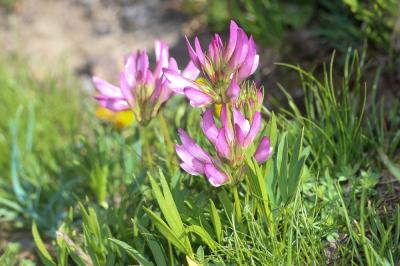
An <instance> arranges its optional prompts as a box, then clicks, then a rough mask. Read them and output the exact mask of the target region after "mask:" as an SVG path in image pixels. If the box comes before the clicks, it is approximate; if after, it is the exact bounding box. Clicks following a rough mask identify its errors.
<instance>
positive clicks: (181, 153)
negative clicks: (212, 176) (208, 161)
mask: <svg viewBox="0 0 400 266" xmlns="http://www.w3.org/2000/svg"><path fill="white" fill-rule="evenodd" d="M175 151H176V154H177V155H178V157H179V158H180V159H181V160H182V162H183V163H184V164H185V165H186V166H188V167H190V169H192V170H193V171H194V172H196V173H197V174H198V175H200V174H203V173H204V163H202V162H201V161H199V160H198V159H196V158H194V157H193V156H192V155H191V154H190V153H189V152H188V151H187V150H186V149H185V147H184V146H183V145H175ZM193 171H192V172H193ZM189 174H192V173H189Z"/></svg>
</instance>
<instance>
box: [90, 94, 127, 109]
mask: <svg viewBox="0 0 400 266" xmlns="http://www.w3.org/2000/svg"><path fill="white" fill-rule="evenodd" d="M95 98H96V99H97V101H98V102H99V104H100V105H101V106H103V107H105V108H107V109H109V110H111V111H113V112H119V111H124V110H128V109H130V106H129V104H128V103H127V102H126V101H125V100H124V99H110V98H103V97H101V96H96V97H95Z"/></svg>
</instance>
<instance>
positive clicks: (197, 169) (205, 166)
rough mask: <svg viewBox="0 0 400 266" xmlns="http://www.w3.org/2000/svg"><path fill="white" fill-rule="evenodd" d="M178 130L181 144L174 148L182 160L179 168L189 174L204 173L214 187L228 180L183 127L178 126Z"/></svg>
mask: <svg viewBox="0 0 400 266" xmlns="http://www.w3.org/2000/svg"><path fill="white" fill-rule="evenodd" d="M178 132H179V137H180V139H181V142H182V145H176V146H175V150H176V153H177V154H178V156H179V158H180V159H181V161H182V163H181V164H180V166H181V168H182V169H183V170H185V171H186V172H187V173H188V174H190V175H194V176H197V175H205V176H206V177H207V178H208V180H209V182H210V183H211V184H212V185H213V186H215V187H219V186H221V185H223V184H225V183H226V182H228V176H227V175H226V174H224V173H223V172H222V171H220V170H218V169H217V168H216V167H215V166H214V161H213V159H212V157H211V156H210V155H209V154H208V153H207V152H205V151H204V150H203V149H202V148H201V147H200V146H199V145H197V144H196V142H195V141H194V140H193V139H192V138H191V137H189V135H188V134H186V132H185V131H184V130H183V129H181V128H180V129H179V130H178Z"/></svg>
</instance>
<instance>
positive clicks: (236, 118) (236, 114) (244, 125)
mask: <svg viewBox="0 0 400 266" xmlns="http://www.w3.org/2000/svg"><path fill="white" fill-rule="evenodd" d="M232 113H233V122H234V124H235V125H238V126H239V127H240V129H241V130H242V132H243V134H245V135H247V133H248V132H249V130H250V123H249V121H248V120H247V119H246V118H245V117H244V116H243V114H242V112H240V111H239V110H238V109H236V108H233V109H232Z"/></svg>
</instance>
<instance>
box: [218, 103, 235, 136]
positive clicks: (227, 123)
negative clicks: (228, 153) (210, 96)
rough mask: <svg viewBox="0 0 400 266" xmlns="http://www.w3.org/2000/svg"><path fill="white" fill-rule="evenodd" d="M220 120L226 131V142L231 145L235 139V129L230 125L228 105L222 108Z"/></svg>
mask: <svg viewBox="0 0 400 266" xmlns="http://www.w3.org/2000/svg"><path fill="white" fill-rule="evenodd" d="M220 119H221V124H222V128H223V129H224V130H225V137H226V140H227V141H228V142H229V143H232V142H233V139H234V133H233V128H232V126H231V123H230V119H229V117H228V113H227V109H226V105H225V104H224V105H223V106H222V108H221V115H220Z"/></svg>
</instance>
